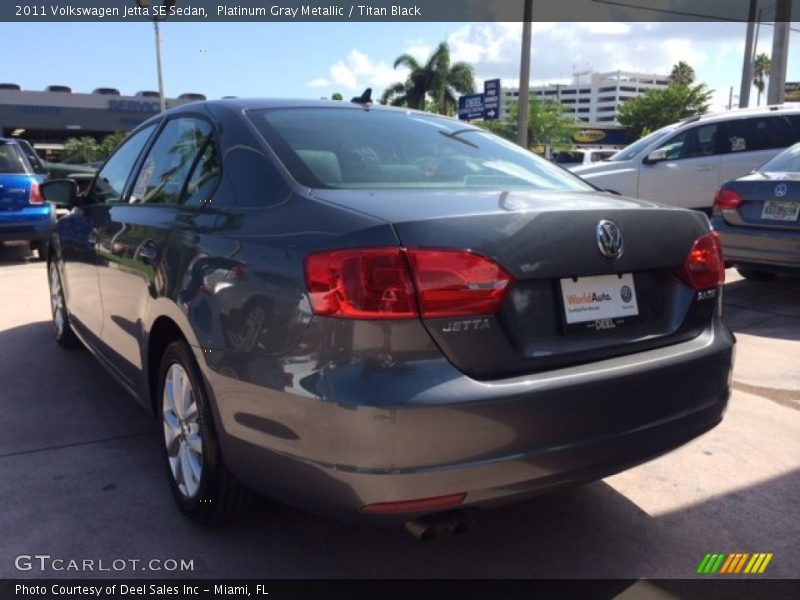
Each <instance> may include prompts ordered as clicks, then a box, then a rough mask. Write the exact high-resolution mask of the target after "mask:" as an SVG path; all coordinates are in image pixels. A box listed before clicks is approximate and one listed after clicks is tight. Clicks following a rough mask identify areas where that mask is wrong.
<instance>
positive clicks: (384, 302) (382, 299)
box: [305, 247, 513, 319]
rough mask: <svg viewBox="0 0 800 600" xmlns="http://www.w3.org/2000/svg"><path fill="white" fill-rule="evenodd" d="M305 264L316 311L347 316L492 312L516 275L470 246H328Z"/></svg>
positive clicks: (367, 317) (308, 285)
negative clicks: (467, 249)
mask: <svg viewBox="0 0 800 600" xmlns="http://www.w3.org/2000/svg"><path fill="white" fill-rule="evenodd" d="M305 268H306V285H307V287H308V292H309V298H310V300H311V306H312V308H313V310H314V313H315V314H318V315H322V316H329V317H339V318H345V319H411V318H415V317H418V316H420V315H422V316H424V317H427V318H445V317H455V316H470V315H488V314H492V313H494V312H496V311H497V309H498V308H499V307H500V304H501V303H502V301H503V298H504V297H505V294H506V292H507V290H508V288H509V286H510V284H511V282H512V281H513V278H512V277H511V275H509V274H508V273H507V272H506V271H505V270H504V269H503V268H502V267H501V266H499V265H497V264H496V263H494V262H493V261H491V260H489V259H488V258H485V257H483V256H481V255H479V254H474V253H472V252H468V251H466V250H423V249H409V250H406V249H404V248H394V247H391V248H356V249H347V250H328V251H325V252H318V253H315V254H311V255H309V256H308V257H307V258H306V263H305Z"/></svg>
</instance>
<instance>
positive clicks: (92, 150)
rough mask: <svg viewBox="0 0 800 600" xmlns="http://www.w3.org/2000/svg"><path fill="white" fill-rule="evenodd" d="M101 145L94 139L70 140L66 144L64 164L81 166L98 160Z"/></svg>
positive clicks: (86, 137)
mask: <svg viewBox="0 0 800 600" xmlns="http://www.w3.org/2000/svg"><path fill="white" fill-rule="evenodd" d="M99 157H100V144H98V143H97V140H96V139H94V138H93V137H88V136H85V137H81V138H69V139H68V140H67V141H66V142H65V143H64V157H63V160H64V162H67V163H73V164H80V163H88V162H92V161H95V160H97V159H98V158H99Z"/></svg>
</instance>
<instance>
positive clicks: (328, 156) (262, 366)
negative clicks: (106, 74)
mask: <svg viewBox="0 0 800 600" xmlns="http://www.w3.org/2000/svg"><path fill="white" fill-rule="evenodd" d="M42 190H43V193H44V194H45V196H46V198H47V199H48V200H53V201H57V202H60V203H62V204H66V205H67V206H68V207H69V208H70V209H71V212H70V214H69V215H68V216H66V217H64V218H63V219H61V220H60V221H59V222H58V224H57V225H56V228H55V231H54V234H53V236H52V239H51V241H50V253H49V262H48V268H49V279H50V290H51V300H52V310H53V319H54V326H55V335H56V339H57V341H58V342H59V343H60V344H62V345H64V346H74V345H76V344H77V343H78V341H79V340H80V341H81V342H82V343H83V344H85V345H86V346H87V347H88V348H89V349H90V350H91V352H92V353H93V354H94V355H95V356H96V357H97V359H98V360H99V361H100V362H101V363H102V364H103V365H104V366H105V367H107V369H108V370H109V371H110V372H111V373H112V374H113V375H114V377H115V378H116V379H117V380H118V381H119V382H120V383H121V384H122V386H123V387H124V388H125V389H126V390H127V391H128V392H130V394H131V395H132V396H133V397H135V398H136V399H137V400H138V401H139V402H141V403H142V404H143V405H144V406H145V407H147V408H148V409H149V410H151V411H153V413H154V414H155V415H156V416H157V417H158V418H159V419H160V420H161V424H162V428H163V438H162V439H163V446H164V457H165V464H166V471H167V473H168V476H169V482H170V485H171V488H172V491H173V493H174V496H175V498H176V500H177V502H178V505H179V506H180V508H181V510H182V511H183V512H184V513H186V514H187V515H188V516H190V517H192V518H194V519H196V520H198V521H202V522H219V521H224V520H226V519H228V518H230V517H232V516H233V515H235V514H236V513H238V512H240V510H241V509H242V508H244V506H245V505H246V504H247V499H248V494H249V492H248V491H247V490H249V489H255V490H257V491H259V492H262V493H264V494H266V495H269V496H272V497H274V498H278V499H280V500H283V501H286V502H289V503H293V504H295V505H298V506H302V507H305V508H307V509H309V510H312V511H316V512H319V513H324V514H329V515H332V516H337V517H340V518H343V519H348V518H350V519H356V518H361V519H364V520H372V521H385V522H391V521H405V520H411V519H414V518H416V517H420V516H424V515H429V514H436V513H440V512H448V514H451V515H452V514H457V513H454V511H459V510H465V509H468V508H481V507H490V506H493V505H497V504H503V503H508V502H512V501H518V500H522V499H524V498H528V497H530V496H532V495H535V494H538V493H541V492H543V491H548V490H551V489H554V488H556V487H558V486H563V485H568V484H575V483H579V482H584V481H590V480H593V479H597V478H601V477H604V476H606V475H609V474H611V473H615V472H618V471H620V470H622V469H625V468H627V467H629V466H632V465H635V464H638V463H641V462H642V461H645V460H647V459H650V458H652V457H655V456H658V455H660V454H663V453H665V452H667V451H669V450H671V449H673V448H675V447H677V446H679V445H681V444H683V443H685V442H686V441H688V440H690V439H692V438H694V437H696V436H698V435H699V434H701V433H703V432H705V431H707V430H709V429H710V428H712V427H714V426H715V425H716V424H717V423H719V422H720V419H721V418H722V414H723V411H724V409H725V406H726V402H727V399H728V396H729V391H730V373H731V363H732V350H733V343H734V340H733V337H732V335H731V333H730V332H729V330H728V329H727V328H726V326H725V325H724V324H723V323H722V321H721V319H720V307H721V286H722V284H723V281H724V268H723V264H724V262H723V257H722V254H721V249H720V244H719V241H718V239H717V236H716V234H715V233H713V232H711V231H710V228H709V224H708V220H707V218H706V217H705V215H702V214H700V213H696V212H691V211H687V210H683V209H678V208H671V207H664V206H658V205H655V204H652V203H649V202H645V201H640V200H634V199H629V198H622V197H619V196H615V195H611V194H607V193H602V192H600V191H598V190H597V189H595V188H593V187H592V186H590V185H589V184H587V183H585V182H583V181H582V180H580V179H578V178H577V177H575V176H573V175H571V174H569V173H568V172H566V171H564V170H562V169H560V168H559V167H557V166H554V165H552V164H550V163H548V162H547V161H545V160H543V159H539V158H537V157H536V156H534V155H533V154H531V153H529V152H527V151H524V150H522V149H520V148H519V147H517V146H515V145H513V144H510V143H508V142H506V141H504V140H502V139H500V138H498V137H496V136H494V135H492V134H490V133H487V132H486V131H483V130H481V129H478V128H476V127H472V126H470V125H467V124H464V123H460V122H458V121H455V120H452V119H449V118H445V117H440V116H437V115H431V114H426V113H422V112H417V111H412V110H398V109H389V108H383V107H373V106H371V105H369V104H363V103H348V104H342V103H341V102H339V103H337V102H331V103H325V102H298V101H277V100H275V101H246V100H226V101H215V102H205V103H194V104H190V105H187V106H184V107H179V108H176V109H173V110H171V111H168V112H166V113H164V114H161V115H158V116H156V117H154V118H152V119H151V120H149V121H147V122H146V123H144V124H143V125H141V126H140V127H138V128H137V129H136V130H134V131H133V132H132V133H131V134H130V135H129V137H128V138H127V140H126V141H125V142H124V143H123V144H121V146H120V147H119V148H118V149H117V151H116V152H115V153H114V154H113V156H111V157H110V158H109V160H108V161H107V162H106V163H105V165H104V166H103V167H102V168H101V169H100V171H99V172H98V174H97V177H96V179H95V180H94V183H93V184H92V186H91V187H90V188H89V190H88V191H87V192H86V194H84V195H78V194H77V190H76V188H75V184H74V183H73V182H69V181H66V180H65V181H55V182H49V183H46V184H44V185H43V186H42Z"/></svg>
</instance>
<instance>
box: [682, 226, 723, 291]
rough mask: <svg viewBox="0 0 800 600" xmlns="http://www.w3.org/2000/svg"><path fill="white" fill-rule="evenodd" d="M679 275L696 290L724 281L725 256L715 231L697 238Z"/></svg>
mask: <svg viewBox="0 0 800 600" xmlns="http://www.w3.org/2000/svg"><path fill="white" fill-rule="evenodd" d="M680 275H681V278H682V279H683V280H684V281H686V283H688V284H689V285H691V286H692V287H693V288H694V289H696V290H705V289H709V288H713V287H718V286H720V285H723V284H724V283H725V258H724V257H723V255H722V243H721V242H720V239H719V234H717V232H716V231H711V232H709V233H706V234H705V235H703V236H700V237H699V238H697V241H695V243H694V245H693V246H692V249H691V250H690V251H689V256H687V257H686V262H685V263H684V264H683V271H682V272H681V274H680Z"/></svg>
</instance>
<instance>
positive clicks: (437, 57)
mask: <svg viewBox="0 0 800 600" xmlns="http://www.w3.org/2000/svg"><path fill="white" fill-rule="evenodd" d="M401 65H402V66H404V67H407V68H408V69H409V70H410V71H411V72H410V73H409V74H408V77H407V78H406V80H405V82H398V83H395V84H394V85H391V86H389V87H388V88H387V89H386V91H384V92H383V96H381V104H391V105H392V106H408V107H410V108H417V109H420V110H425V108H426V101H428V100H430V102H431V105H432V107H433V108H434V110H435V111H436V112H438V113H440V114H443V115H452V114H455V112H456V109H457V108H458V99H457V96H456V94H471V93H473V92H474V91H475V74H474V72H473V70H472V67H470V66H469V65H468V64H466V63H463V62H457V63H455V64H451V63H450V47H449V46H448V45H447V43H446V42H442V43H441V44H439V46H438V47H437V48H436V50H435V51H434V53H433V54H431V56H430V57H429V58H428V60H427V62H426V63H425V64H424V65H421V64H420V63H419V62H417V59H415V58H414V57H413V56H411V55H410V54H401V55H400V56H398V57H397V60H395V61H394V68H395V69H396V68H397V67H399V66H401Z"/></svg>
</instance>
